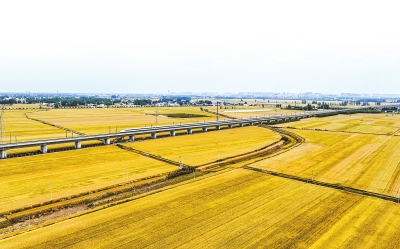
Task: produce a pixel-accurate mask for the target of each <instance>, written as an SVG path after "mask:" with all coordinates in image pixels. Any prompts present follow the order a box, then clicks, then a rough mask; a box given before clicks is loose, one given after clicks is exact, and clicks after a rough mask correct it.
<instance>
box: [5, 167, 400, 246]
mask: <svg viewBox="0 0 400 249" xmlns="http://www.w3.org/2000/svg"><path fill="white" fill-rule="evenodd" d="M399 221H400V208H399V206H398V204H396V203H391V202H386V201H383V200H378V199H373V198H369V197H363V196H359V195H354V194H348V193H345V192H341V191H337V190H334V189H329V188H324V187H321V186H316V185H312V184H306V183H302V182H297V181H292V180H287V179H283V178H279V177H274V176H269V175H266V174H263V173H257V172H253V171H246V170H243V169H239V170H234V171H231V172H228V173H224V174H220V175H217V176H214V177H210V178H206V179H203V180H199V181H197V182H192V183H189V184H186V185H183V186H180V187H176V188H174V189H170V190H168V191H163V192H159V193H157V194H154V195H151V196H148V197H146V198H141V199H137V200H134V201H131V202H129V203H125V204H121V205H118V206H114V207H111V208H108V209H104V210H101V211H97V212H94V213H90V214H87V215H83V216H80V217H76V218H73V219H70V220H66V221H63V222H60V223H57V224H54V225H50V226H47V227H44V228H39V229H37V230H34V231H30V232H27V233H24V234H21V235H18V236H15V237H12V238H9V239H5V240H2V241H0V247H2V248H28V247H29V248H43V247H52V248H59V247H67V248H90V247H98V248H110V247H124V248H145V247H146V248H255V247H263V248H310V247H311V248H327V247H334V248H337V247H343V248H367V247H372V246H376V245H378V244H379V247H381V248H398V247H399V246H400V244H399V243H400V240H399V238H400V227H399V226H397V225H396V224H397V223H398V222H399Z"/></svg>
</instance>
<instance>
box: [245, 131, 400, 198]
mask: <svg viewBox="0 0 400 249" xmlns="http://www.w3.org/2000/svg"><path fill="white" fill-rule="evenodd" d="M290 131H291V132H294V133H296V134H298V135H300V136H302V137H304V138H305V140H306V141H305V143H303V144H302V145H300V146H298V147H296V148H294V149H292V150H290V151H288V152H286V153H283V154H280V155H277V156H273V157H271V158H268V159H266V160H264V161H261V162H258V163H255V164H254V165H252V166H254V167H258V168H261V169H264V170H271V171H276V172H281V173H285V174H290V175H296V176H301V177H304V178H308V179H312V178H314V179H315V180H319V181H323V182H329V183H338V184H341V185H344V186H348V187H353V188H358V189H362V190H368V191H372V192H375V193H380V194H387V195H391V196H396V197H397V196H399V197H400V195H399V193H398V190H399V188H400V137H398V136H388V135H373V134H357V133H355V134H352V133H342V132H326V131H310V130H294V129H291V130H290Z"/></svg>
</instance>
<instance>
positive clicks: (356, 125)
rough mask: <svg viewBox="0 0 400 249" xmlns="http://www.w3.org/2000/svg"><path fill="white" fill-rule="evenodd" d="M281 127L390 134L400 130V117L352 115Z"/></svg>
mask: <svg viewBox="0 0 400 249" xmlns="http://www.w3.org/2000/svg"><path fill="white" fill-rule="evenodd" d="M279 126H281V127H295V128H298V129H302V128H305V129H321V130H330V131H344V132H360V133H375V134H390V133H393V132H396V131H397V130H399V129H400V115H391V114H390V115H388V114H352V115H337V116H330V117H323V118H309V119H303V120H301V121H298V122H293V123H285V124H280V125H279Z"/></svg>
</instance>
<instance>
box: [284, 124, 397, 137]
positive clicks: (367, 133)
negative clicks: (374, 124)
mask: <svg viewBox="0 0 400 249" xmlns="http://www.w3.org/2000/svg"><path fill="white" fill-rule="evenodd" d="M280 128H284V129H291V130H305V131H319V132H340V133H349V134H361V135H376V136H391V135H393V134H394V133H396V132H397V131H399V130H400V129H399V130H396V131H395V132H394V133H393V132H390V133H372V132H359V131H335V130H327V129H318V128H314V129H311V128H296V127H291V126H288V127H280Z"/></svg>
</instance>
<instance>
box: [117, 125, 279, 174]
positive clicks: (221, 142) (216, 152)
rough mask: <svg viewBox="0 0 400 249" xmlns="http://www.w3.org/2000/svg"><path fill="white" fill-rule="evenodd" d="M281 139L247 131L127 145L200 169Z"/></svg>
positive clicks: (261, 131)
mask: <svg viewBox="0 0 400 249" xmlns="http://www.w3.org/2000/svg"><path fill="white" fill-rule="evenodd" d="M280 138H281V137H280V136H279V135H278V134H275V133H274V132H272V131H271V130H269V129H265V128H260V127H254V126H253V127H243V128H234V129H224V130H221V131H212V132H201V133H197V134H192V135H189V136H176V137H168V138H163V139H158V140H146V141H142V142H133V143H128V144H124V145H125V146H128V147H132V148H135V149H138V150H141V151H146V152H149V153H151V154H154V155H157V156H161V157H165V158H168V159H170V160H174V161H177V162H178V161H179V160H180V159H181V158H180V157H182V159H183V163H184V164H188V165H191V166H197V165H201V164H204V163H209V162H212V161H216V160H219V159H222V158H225V157H230V156H235V155H239V154H242V153H246V152H251V151H254V150H256V149H259V148H262V147H264V146H267V145H269V144H271V143H273V142H276V141H278V140H279V139H280Z"/></svg>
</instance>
